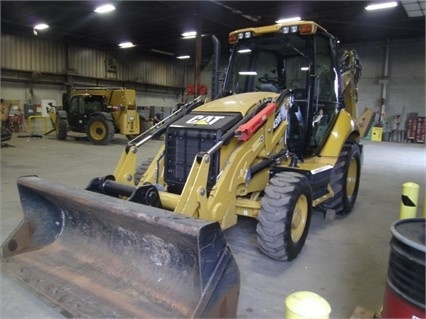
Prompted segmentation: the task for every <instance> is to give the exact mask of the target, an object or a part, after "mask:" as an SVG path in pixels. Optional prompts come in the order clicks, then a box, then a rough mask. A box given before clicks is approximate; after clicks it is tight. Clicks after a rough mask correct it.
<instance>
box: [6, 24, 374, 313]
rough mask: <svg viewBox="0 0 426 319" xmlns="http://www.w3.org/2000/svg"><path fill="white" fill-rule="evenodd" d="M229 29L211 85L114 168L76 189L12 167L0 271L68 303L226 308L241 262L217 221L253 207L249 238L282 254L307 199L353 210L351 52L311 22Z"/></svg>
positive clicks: (296, 238)
mask: <svg viewBox="0 0 426 319" xmlns="http://www.w3.org/2000/svg"><path fill="white" fill-rule="evenodd" d="M229 41H230V43H231V44H232V45H233V50H232V53H231V57H230V60H229V65H228V67H227V71H226V74H225V78H224V86H223V91H222V93H221V94H220V96H218V97H217V98H216V99H215V100H213V101H206V100H205V99H204V98H203V97H198V98H196V99H195V100H194V101H191V102H189V103H187V104H185V105H183V106H182V107H181V108H180V109H179V110H177V111H176V112H174V113H172V114H171V115H170V116H168V117H167V118H165V119H164V120H163V121H161V122H160V123H158V124H156V125H154V126H153V127H152V128H150V129H149V130H147V131H146V132H144V133H143V134H142V135H140V136H138V137H136V138H135V139H133V140H131V141H129V142H128V144H127V146H126V147H125V149H124V150H123V153H122V155H121V157H120V160H119V162H118V165H117V167H116V169H115V171H114V172H113V174H111V175H106V176H102V177H95V178H93V179H92V181H91V182H90V183H89V185H88V186H87V188H86V189H85V190H80V189H76V188H72V187H68V186H64V185H62V184H60V183H54V182H51V181H46V180H43V179H41V178H39V177H35V176H32V177H31V176H30V177H28V176H27V177H21V178H19V179H18V188H19V192H20V197H21V201H22V206H23V210H24V215H25V218H24V220H23V222H22V224H21V225H20V226H19V227H18V228H17V230H16V231H15V232H14V233H12V234H11V236H10V237H9V238H8V239H7V240H6V241H5V243H4V244H3V246H2V254H3V260H4V262H3V264H4V268H5V269H7V270H8V271H9V272H10V273H12V274H13V275H14V276H15V277H17V278H18V279H20V280H21V281H24V282H27V283H28V284H29V286H31V287H32V288H34V289H36V290H38V291H39V292H40V291H43V292H42V293H43V295H45V296H47V298H49V300H53V301H54V302H55V305H56V307H58V308H60V309H66V311H67V312H70V313H71V314H73V315H87V316H97V317H111V316H112V313H114V315H116V316H127V317H146V316H149V317H185V318H186V317H235V315H236V309H237V304H238V302H237V301H238V292H239V285H240V281H239V272H238V267H237V265H236V263H235V260H234V258H233V256H232V254H231V251H230V249H229V247H228V246H227V244H226V241H225V239H224V237H223V233H222V230H224V229H227V228H229V227H231V226H233V225H234V224H235V223H236V222H237V217H238V215H242V216H250V217H253V218H256V219H257V220H258V225H257V236H258V245H259V248H260V250H261V251H262V252H263V253H264V254H266V255H267V256H269V257H271V258H273V259H276V260H280V261H284V260H292V259H294V258H296V257H297V255H298V254H299V253H300V251H301V250H302V247H303V246H304V243H305V240H306V237H307V235H308V230H309V225H310V220H311V214H312V210H313V209H312V208H313V207H316V208H317V209H318V210H320V211H322V212H323V213H324V214H325V215H333V214H348V213H349V212H351V210H352V209H353V207H354V205H355V201H356V198H357V193H358V188H359V181H360V173H361V161H362V145H361V144H360V139H361V137H363V135H364V134H365V132H366V131H367V129H368V124H369V122H370V118H371V117H372V112H371V111H369V110H367V111H366V112H365V113H364V114H363V116H362V117H361V118H362V122H361V123H358V122H357V120H356V118H357V109H356V100H357V91H356V83H357V81H358V79H359V76H360V72H361V66H360V64H359V59H358V57H357V54H356V52H355V51H344V52H343V53H342V55H340V52H339V50H338V46H337V40H336V39H335V38H334V37H333V36H332V35H330V34H329V33H328V32H327V31H326V30H325V29H323V28H322V27H321V26H319V25H317V24H316V23H315V22H310V21H299V22H296V23H287V24H276V25H272V26H265V27H259V28H247V29H242V30H237V31H234V32H231V33H230V35H229ZM163 134H164V136H165V138H164V145H163V146H162V147H161V149H160V150H159V151H158V153H157V155H156V156H155V157H154V159H153V160H152V162H150V163H138V161H137V153H138V150H139V149H140V147H142V146H143V144H145V143H146V142H148V141H149V140H151V139H152V138H155V137H158V136H160V135H163ZM21 253H26V254H21ZM19 269H23V270H22V271H21V270H19ZM34 278H36V279H34ZM37 278H42V279H39V280H38V279H37ZM40 282H42V283H44V286H43V284H40ZM58 284H59V287H61V290H60V291H59V293H58V294H57V295H55V291H53V292H52V289H49V287H52V286H57V285H58ZM40 287H41V288H40ZM76 304H78V305H79V306H78V307H77V306H76Z"/></svg>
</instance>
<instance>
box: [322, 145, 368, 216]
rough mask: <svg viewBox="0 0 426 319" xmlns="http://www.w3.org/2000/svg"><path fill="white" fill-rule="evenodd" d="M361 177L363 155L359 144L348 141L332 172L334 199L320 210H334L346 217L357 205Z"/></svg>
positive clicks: (331, 182) (331, 184) (331, 180)
mask: <svg viewBox="0 0 426 319" xmlns="http://www.w3.org/2000/svg"><path fill="white" fill-rule="evenodd" d="M360 175H361V153H360V150H359V146H358V144H357V143H355V142H353V141H348V142H346V143H345V145H344V146H343V149H342V151H341V153H340V155H339V158H338V159H337V162H336V165H335V166H334V168H333V170H332V171H331V177H330V186H331V188H332V189H333V192H334V197H332V198H330V199H329V200H327V201H325V202H324V203H322V204H321V205H320V206H319V208H320V209H323V210H327V209H333V210H335V211H336V214H338V215H346V214H349V213H350V212H351V211H352V208H353V207H354V205H355V202H356V199H357V196H358V188H359V180H360Z"/></svg>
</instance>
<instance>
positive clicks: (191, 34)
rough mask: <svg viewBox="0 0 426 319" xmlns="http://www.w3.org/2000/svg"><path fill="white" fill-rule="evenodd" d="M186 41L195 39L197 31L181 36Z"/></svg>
mask: <svg viewBox="0 0 426 319" xmlns="http://www.w3.org/2000/svg"><path fill="white" fill-rule="evenodd" d="M181 35H182V37H183V38H184V39H194V38H195V37H196V35H197V31H188V32H184V33H182V34H181Z"/></svg>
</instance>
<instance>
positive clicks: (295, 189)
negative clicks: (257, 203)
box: [257, 172, 312, 261]
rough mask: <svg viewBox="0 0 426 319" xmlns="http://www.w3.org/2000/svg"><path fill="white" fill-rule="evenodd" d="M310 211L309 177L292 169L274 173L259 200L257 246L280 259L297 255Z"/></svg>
mask: <svg viewBox="0 0 426 319" xmlns="http://www.w3.org/2000/svg"><path fill="white" fill-rule="evenodd" d="M311 213H312V190H311V185H310V184H309V180H308V179H307V178H306V177H305V176H303V175H301V174H298V173H294V172H282V173H278V174H276V175H275V176H274V177H273V178H271V180H270V182H269V185H268V186H267V187H266V189H265V195H264V197H263V198H262V201H261V209H260V212H259V222H258V224H257V235H258V236H257V242H258V245H259V249H260V250H261V251H262V252H263V253H264V254H265V255H267V256H269V257H271V258H273V259H276V260H280V261H284V260H288V261H290V260H292V259H294V258H296V257H297V255H298V254H299V253H300V251H301V250H302V247H303V246H304V244H305V241H306V237H307V235H308V231H309V226H310V223H311Z"/></svg>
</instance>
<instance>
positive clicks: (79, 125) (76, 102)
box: [68, 95, 88, 132]
mask: <svg viewBox="0 0 426 319" xmlns="http://www.w3.org/2000/svg"><path fill="white" fill-rule="evenodd" d="M87 121H88V116H87V114H86V103H85V97H84V96H83V95H76V96H73V97H72V98H71V100H70V103H69V109H68V125H69V127H70V129H71V131H76V132H84V130H85V126H86V124H87Z"/></svg>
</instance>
